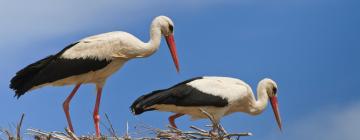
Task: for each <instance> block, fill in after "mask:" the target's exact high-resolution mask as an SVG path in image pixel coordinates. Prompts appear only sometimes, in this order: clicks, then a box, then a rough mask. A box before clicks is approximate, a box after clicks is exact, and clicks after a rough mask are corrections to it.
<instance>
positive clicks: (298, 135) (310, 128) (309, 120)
mask: <svg viewBox="0 0 360 140" xmlns="http://www.w3.org/2000/svg"><path fill="white" fill-rule="evenodd" d="M359 118H360V102H358V103H354V104H350V105H347V106H341V107H339V106H337V107H329V108H327V109H322V110H320V111H319V112H317V113H314V114H311V116H306V117H304V118H302V119H300V120H298V121H295V122H294V123H293V124H290V125H288V127H287V128H285V130H284V132H283V133H282V134H279V135H276V136H274V135H272V136H268V137H266V138H267V139H277V140H278V139H284V140H290V139H291V140H342V139H343V140H358V139H359V138H360V133H359V130H360V119H359Z"/></svg>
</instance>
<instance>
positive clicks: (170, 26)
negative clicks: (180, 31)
mask: <svg viewBox="0 0 360 140" xmlns="http://www.w3.org/2000/svg"><path fill="white" fill-rule="evenodd" d="M169 30H170V32H173V31H174V26H172V25H171V24H169Z"/></svg>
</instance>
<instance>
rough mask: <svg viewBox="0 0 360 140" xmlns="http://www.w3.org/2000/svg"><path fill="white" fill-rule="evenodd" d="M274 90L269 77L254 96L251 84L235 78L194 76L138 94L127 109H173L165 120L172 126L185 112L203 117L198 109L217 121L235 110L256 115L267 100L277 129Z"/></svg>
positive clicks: (198, 117)
mask: <svg viewBox="0 0 360 140" xmlns="http://www.w3.org/2000/svg"><path fill="white" fill-rule="evenodd" d="M276 92H277V85H276V83H275V82H274V81H272V80H270V79H263V80H262V81H260V82H259V85H258V87H257V99H256V98H255V96H254V95H253V92H252V89H251V87H250V86H249V85H248V84H246V83H245V82H243V81H241V80H239V79H235V78H228V77H197V78H193V79H190V80H187V81H184V82H182V83H179V84H177V85H175V86H173V87H170V88H168V89H164V90H157V91H153V92H152V93H150V94H147V95H144V96H141V97H139V98H138V99H137V100H136V101H135V102H134V103H133V104H132V106H131V109H132V111H133V112H134V114H135V115H138V114H141V113H143V112H145V111H151V110H159V111H166V112H174V113H175V114H174V115H172V116H170V117H169V121H170V124H171V125H172V126H173V127H176V124H175V122H174V121H175V119H176V118H178V117H180V116H182V115H185V114H186V115H189V116H191V117H192V119H193V120H196V119H204V118H207V116H206V115H205V114H204V113H203V112H202V111H201V110H200V108H201V109H203V110H204V111H206V112H207V113H209V114H211V115H212V116H213V117H214V119H215V121H216V122H217V123H219V122H220V119H221V118H222V117H223V116H226V115H229V114H232V113H235V112H244V113H247V114H250V115H258V114H260V113H261V112H262V111H263V110H264V109H265V108H266V106H267V103H268V100H269V99H270V101H271V104H272V106H273V109H274V113H275V117H276V120H277V122H278V125H279V127H280V129H281V120H280V116H279V111H278V107H277V106H278V105H277V96H276Z"/></svg>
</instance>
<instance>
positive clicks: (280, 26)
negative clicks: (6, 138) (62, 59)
mask: <svg viewBox="0 0 360 140" xmlns="http://www.w3.org/2000/svg"><path fill="white" fill-rule="evenodd" d="M359 4H360V2H358V1H356V0H273V1H266V0H241V1H235V0H230V1H226V2H225V1H221V0H215V1H211V2H209V1H206V0H195V1H191V0H183V1H178V2H168V1H161V0H154V1H151V2H149V1H131V2H130V1H115V0H108V1H101V2H98V1H96V2H95V1H76V2H74V1H56V2H53V1H52V2H49V1H45V0H36V1H32V2H24V1H22V2H19V1H3V0H1V5H0V38H1V41H0V48H1V50H2V51H1V52H0V64H1V65H2V67H1V68H2V69H1V70H0V77H1V80H0V110H2V112H3V113H1V115H0V127H2V128H7V127H9V124H11V123H16V122H17V121H18V119H19V118H20V115H21V113H22V112H24V113H25V114H26V118H25V122H24V128H41V129H44V130H47V131H55V130H62V129H63V128H64V127H65V126H66V119H65V115H64V114H63V110H62V102H63V100H64V99H65V98H66V96H67V95H68V94H69V92H70V91H71V89H72V86H68V87H46V88H43V89H39V90H35V91H32V92H29V93H28V94H26V95H25V96H23V97H22V98H20V99H19V100H17V99H16V98H13V95H14V93H13V91H11V90H10V89H9V88H8V85H9V81H10V79H11V77H12V76H14V74H15V72H16V71H18V70H20V69H21V68H23V67H24V66H26V65H27V64H30V63H32V62H34V61H36V60H39V59H41V58H43V57H45V56H47V55H49V54H53V53H56V52H57V51H59V50H61V49H62V48H63V47H65V46H66V45H68V44H70V43H71V42H74V41H76V40H79V39H81V38H84V37H86V36H89V35H93V34H98V33H103V32H109V31H114V30H122V31H127V32H130V33H132V34H134V35H135V36H137V37H139V38H140V39H141V40H143V41H147V40H148V38H149V26H150V22H151V20H152V19H153V18H154V17H156V16H158V15H166V16H169V17H171V18H172V19H173V21H174V23H175V28H174V29H175V40H176V43H177V48H178V54H179V58H180V64H181V73H180V74H177V73H176V71H175V68H174V66H173V64H172V61H171V56H170V54H169V53H168V50H167V48H166V47H165V43H164V41H163V42H162V45H161V48H160V49H159V51H158V52H157V53H156V54H154V55H153V56H151V57H149V58H147V59H137V60H132V61H130V62H128V63H127V65H125V66H124V67H123V68H122V69H121V70H120V71H119V72H117V73H116V74H114V75H113V76H112V77H111V78H110V79H108V81H107V85H106V86H105V89H104V94H103V98H102V104H101V113H108V114H109V117H110V119H111V120H112V122H113V125H114V127H115V128H116V129H117V130H118V133H119V134H122V133H123V132H124V127H125V123H126V121H129V123H130V126H132V127H133V126H134V125H136V124H140V123H141V122H145V123H146V124H149V125H152V126H154V127H158V128H164V127H165V126H166V125H167V117H168V116H169V115H170V113H163V112H149V113H145V114H143V115H141V116H137V117H134V116H133V115H132V114H131V113H130V111H129V106H130V104H131V103H132V101H133V100H135V99H136V98H137V97H138V96H140V95H142V94H145V93H148V92H150V91H152V90H155V89H161V88H166V87H169V86H171V85H173V84H175V83H177V82H180V81H183V80H185V79H188V78H191V77H195V76H202V75H215V76H231V77H237V78H239V79H242V80H244V81H245V82H247V83H249V84H250V85H251V86H252V87H256V85H257V82H258V81H260V80H261V79H262V78H265V77H269V78H272V79H273V80H275V81H276V82H277V83H278V86H279V102H280V112H281V115H282V119H283V125H284V131H283V133H280V131H279V130H278V128H277V126H276V122H275V119H274V117H273V114H272V111H271V109H270V106H269V107H268V108H267V109H266V111H265V112H264V113H262V114H261V115H259V116H255V117H253V116H249V115H246V114H242V113H236V114H233V115H231V116H228V117H225V118H223V120H222V122H223V125H224V126H225V127H226V128H227V129H229V131H232V132H239V131H240V132H241V131H251V132H252V133H254V136H252V137H248V138H244V139H249V140H251V139H254V140H256V139H258V140H261V139H277V140H278V139H280V140H281V139H284V140H288V139H293V140H297V139H299V140H300V139H305V138H306V139H314V140H318V139H328V140H333V139H334V140H335V139H348V140H355V139H358V137H360V134H359V133H357V132H355V131H356V130H359V129H360V120H359V119H358V118H360V94H359V93H358V91H357V90H356V87H358V86H360V85H359V81H358V79H359V78H360V74H359V71H360V63H359V60H360V55H359V53H360V48H359V46H360V42H359V36H360V26H359V25H360V14H359V13H360V9H359V8H358V7H359V6H360V5H359ZM94 93H95V90H94V86H93V85H86V86H83V87H81V89H80V90H79V93H78V94H77V95H76V96H75V97H74V99H73V101H72V104H71V115H72V119H73V124H74V127H75V130H76V131H77V133H80V134H87V133H90V132H94V129H93V124H92V122H93V121H92V110H93V106H94V102H95V94H94ZM102 118H103V120H104V118H105V117H104V116H102ZM207 123H208V122H207V121H206V120H203V121H195V122H191V121H189V118H188V117H183V118H181V119H178V124H179V126H180V128H182V129H187V128H188V126H190V125H198V126H201V125H204V124H207ZM102 130H103V132H105V130H104V129H102ZM0 135H1V136H3V134H0Z"/></svg>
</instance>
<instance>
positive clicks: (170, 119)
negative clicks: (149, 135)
mask: <svg viewBox="0 0 360 140" xmlns="http://www.w3.org/2000/svg"><path fill="white" fill-rule="evenodd" d="M183 115H184V114H181V113H176V114H174V115H171V116H170V117H169V123H170V125H171V126H172V127H174V128H177V126H176V124H175V119H176V118H179V117H181V116H183Z"/></svg>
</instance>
